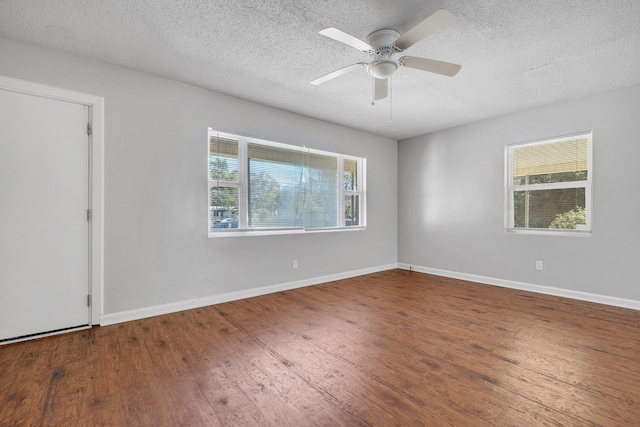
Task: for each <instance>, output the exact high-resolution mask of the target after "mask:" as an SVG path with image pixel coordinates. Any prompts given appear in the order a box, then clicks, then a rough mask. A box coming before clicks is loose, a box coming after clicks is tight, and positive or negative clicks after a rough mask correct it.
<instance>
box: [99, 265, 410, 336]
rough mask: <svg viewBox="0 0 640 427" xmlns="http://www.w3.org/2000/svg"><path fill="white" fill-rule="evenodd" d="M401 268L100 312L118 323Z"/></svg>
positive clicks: (366, 270) (383, 267) (104, 323)
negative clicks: (132, 308)
mask: <svg viewBox="0 0 640 427" xmlns="http://www.w3.org/2000/svg"><path fill="white" fill-rule="evenodd" d="M395 268H398V264H387V265H381V266H378V267H371V268H364V269H361V270H353V271H347V272H344V273H337V274H330V275H328V276H320V277H314V278H311V279H305V280H298V281H295V282H287V283H281V284H278V285H271V286H264V287H261V288H253V289H246V290H242V291H236V292H228V293H226V294H220V295H210V296H206V297H201V298H194V299H191V300H187V301H180V302H175V303H169V304H162V305H156V306H152V307H144V308H139V309H135V310H128V311H120V312H117V313H110V314H105V315H103V316H100V326H107V325H113V324H116V323H122V322H129V321H131V320H138V319H144V318H146V317H152V316H160V315H162V314H169V313H175V312H178V311H184V310H190V309H193V308H199V307H206V306H208V305H215V304H221V303H223V302H229V301H237V300H240V299H245V298H252V297H257V296H260V295H267V294H272V293H275V292H282V291H287V290H290V289H296V288H303V287H305V286H312V285H318V284H320V283H327V282H333V281H335V280H342V279H348V278H350V277H356V276H362V275H365V274H371V273H377V272H379V271H385V270H393V269H395Z"/></svg>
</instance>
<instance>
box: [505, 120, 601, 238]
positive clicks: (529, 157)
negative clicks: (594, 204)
mask: <svg viewBox="0 0 640 427" xmlns="http://www.w3.org/2000/svg"><path fill="white" fill-rule="evenodd" d="M506 156H507V203H506V205H507V213H506V228H507V231H510V232H519V231H524V232H542V233H571V234H574V235H579V234H590V232H591V182H592V175H593V174H592V171H591V132H588V133H582V134H579V135H572V136H568V137H559V138H553V139H549V140H544V141H538V142H531V143H524V144H513V145H509V146H507V150H506Z"/></svg>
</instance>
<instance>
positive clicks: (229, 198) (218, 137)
mask: <svg viewBox="0 0 640 427" xmlns="http://www.w3.org/2000/svg"><path fill="white" fill-rule="evenodd" d="M364 170H365V159H362V158H358V157H351V156H344V155H341V154H336V153H329V152H324V151H319V150H312V149H308V148H304V147H296V146H292V145H285V144H279V143H275V142H269V141H262V140H258V139H254V138H247V137H242V136H238V135H230V134H223V133H220V132H216V131H213V130H211V129H209V236H210V237H218V236H228V235H238V234H260V233H287V232H296V233H297V232H305V231H318V230H340V229H360V228H364V225H365V221H364V212H365V207H364V199H365V189H364ZM232 229H233V230H232Z"/></svg>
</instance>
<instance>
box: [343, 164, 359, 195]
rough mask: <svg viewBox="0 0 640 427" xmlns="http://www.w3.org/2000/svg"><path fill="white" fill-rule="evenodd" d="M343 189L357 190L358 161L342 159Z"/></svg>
mask: <svg viewBox="0 0 640 427" xmlns="http://www.w3.org/2000/svg"><path fill="white" fill-rule="evenodd" d="M343 163H344V171H343V172H344V189H345V190H346V191H358V162H357V161H356V160H351V159H344V162H343Z"/></svg>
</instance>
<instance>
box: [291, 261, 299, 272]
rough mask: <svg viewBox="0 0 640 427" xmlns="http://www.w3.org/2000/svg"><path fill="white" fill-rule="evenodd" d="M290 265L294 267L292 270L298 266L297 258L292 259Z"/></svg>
mask: <svg viewBox="0 0 640 427" xmlns="http://www.w3.org/2000/svg"><path fill="white" fill-rule="evenodd" d="M292 267H293V269H294V270H295V269H296V268H298V260H297V259H294V260H293V263H292Z"/></svg>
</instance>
